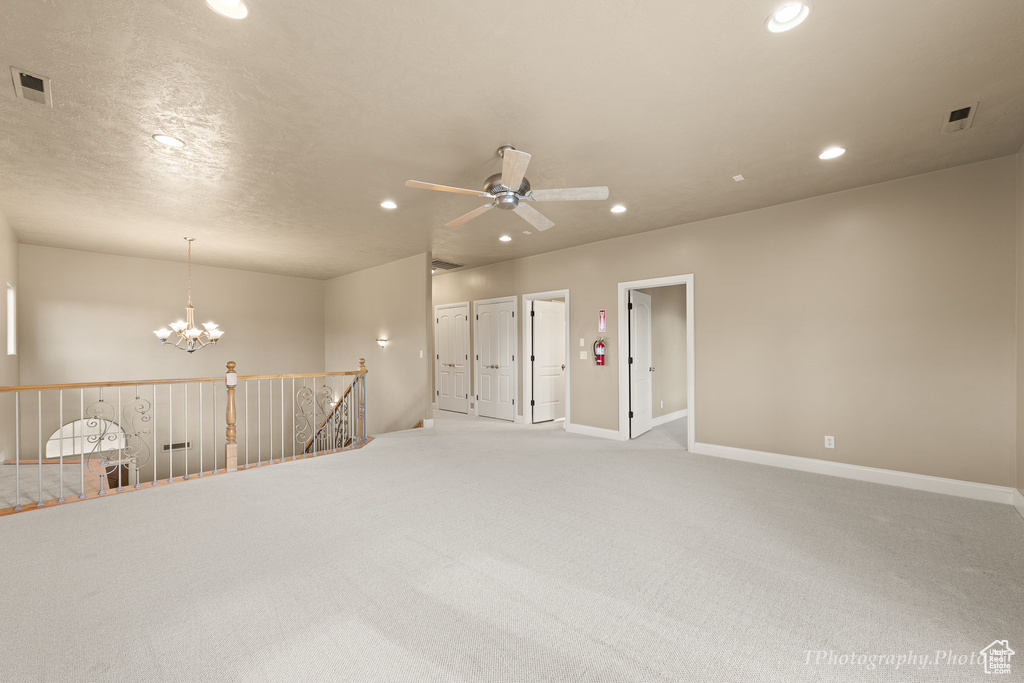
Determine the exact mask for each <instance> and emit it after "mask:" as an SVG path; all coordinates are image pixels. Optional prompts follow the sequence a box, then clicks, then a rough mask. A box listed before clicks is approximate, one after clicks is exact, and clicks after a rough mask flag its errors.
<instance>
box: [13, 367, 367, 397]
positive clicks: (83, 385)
mask: <svg viewBox="0 0 1024 683" xmlns="http://www.w3.org/2000/svg"><path fill="white" fill-rule="evenodd" d="M365 374H366V368H365V367H362V368H361V369H359V370H348V371H346V372H307V373H302V374H295V375H239V376H238V379H292V378H294V379H303V378H310V377H345V376H348V375H365ZM223 381H224V375H221V376H220V377H189V378H187V379H140V380H135V381H128V382H79V383H76V384H29V385H25V386H16V387H10V386H8V387H0V394H2V393H9V392H12V391H45V390H47V389H96V388H106V387H135V386H142V385H150V384H194V383H196V382H223Z"/></svg>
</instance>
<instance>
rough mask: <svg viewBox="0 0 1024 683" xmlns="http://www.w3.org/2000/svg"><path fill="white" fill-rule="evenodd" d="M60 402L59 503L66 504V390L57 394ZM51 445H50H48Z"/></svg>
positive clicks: (58, 434)
mask: <svg viewBox="0 0 1024 683" xmlns="http://www.w3.org/2000/svg"><path fill="white" fill-rule="evenodd" d="M57 395H58V396H59V401H60V404H59V405H60V407H59V408H58V409H57V422H58V423H60V424H59V426H58V427H57V438H58V439H60V497H59V498H57V502H58V503H63V502H64V390H63V389H60V390H59V391H58V392H57ZM47 445H49V444H47Z"/></svg>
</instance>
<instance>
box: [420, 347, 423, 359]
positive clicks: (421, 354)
mask: <svg viewBox="0 0 1024 683" xmlns="http://www.w3.org/2000/svg"><path fill="white" fill-rule="evenodd" d="M420 358H423V349H420Z"/></svg>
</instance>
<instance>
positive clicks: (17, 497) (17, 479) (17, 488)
mask: <svg viewBox="0 0 1024 683" xmlns="http://www.w3.org/2000/svg"><path fill="white" fill-rule="evenodd" d="M20 510H21V392H20V391H16V392H14V511H15V512H19V511H20Z"/></svg>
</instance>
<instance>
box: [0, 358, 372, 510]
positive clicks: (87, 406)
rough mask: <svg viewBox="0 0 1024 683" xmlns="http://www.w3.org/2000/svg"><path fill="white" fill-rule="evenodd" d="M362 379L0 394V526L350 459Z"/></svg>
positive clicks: (114, 385) (280, 378)
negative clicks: (79, 504)
mask: <svg viewBox="0 0 1024 683" xmlns="http://www.w3.org/2000/svg"><path fill="white" fill-rule="evenodd" d="M366 372H367V370H366V365H365V362H364V360H363V359H359V369H358V370H354V371H349V372H334V373H312V374H289V375H248V376H239V375H238V374H237V373H236V372H235V363H234V362H230V363H228V365H227V372H226V374H225V375H224V376H223V377H203V378H190V379H166V380H146V381H135V382H89V383H79V384H50V385H34V386H17V387H0V516H3V515H6V514H11V513H13V512H20V511H22V510H26V509H37V508H43V507H51V506H54V505H61V504H64V503H69V502H73V501H77V500H86V499H90V498H99V497H102V496H106V495H111V494H115V493H123V492H127V491H134V490H140V489H143V488H153V487H156V486H164V485H166V484H171V483H175V482H178V481H186V480H189V479H191V478H199V477H205V476H211V475H219V474H224V473H227V472H233V471H236V470H238V469H248V468H251V467H261V466H265V465H270V464H275V463H281V462H285V461H287V460H297V459H300V458H306V457H312V456H316V455H324V454H327V453H333V452H336V451H338V450H348V449H353V448H361V447H362V446H364V445H365V444H366V443H368V442H369V441H370V440H371V439H370V438H368V437H367V436H366ZM222 387H223V389H222ZM222 391H223V392H224V393H221V392H222ZM221 411H223V412H221ZM343 416H344V418H345V421H344V422H343V420H342V417H343ZM316 425H319V429H314V426H316ZM327 431H330V435H331V436H332V437H334V436H335V435H336V433H343V435H344V438H343V439H342V442H341V444H340V445H338V443H337V439H336V438H335V439H333V440H332V439H328V438H326V433H327ZM318 436H319V437H320V438H317V437H318Z"/></svg>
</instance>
